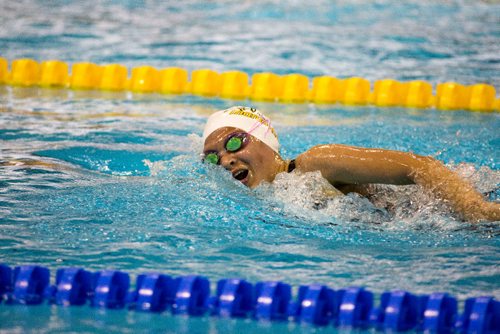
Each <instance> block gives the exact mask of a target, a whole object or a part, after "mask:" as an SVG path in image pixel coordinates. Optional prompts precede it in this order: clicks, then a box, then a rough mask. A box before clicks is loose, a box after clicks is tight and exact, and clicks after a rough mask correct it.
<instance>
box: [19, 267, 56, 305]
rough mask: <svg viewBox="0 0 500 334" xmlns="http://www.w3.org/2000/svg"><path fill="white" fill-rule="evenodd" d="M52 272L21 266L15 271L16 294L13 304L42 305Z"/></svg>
mask: <svg viewBox="0 0 500 334" xmlns="http://www.w3.org/2000/svg"><path fill="white" fill-rule="evenodd" d="M49 279H50V271H49V270H48V269H47V268H45V267H41V266H19V267H16V268H15V269H14V292H13V293H12V296H11V302H13V303H16V304H27V305H31V304H40V303H42V302H43V300H44V298H45V289H46V288H47V287H48V285H49Z"/></svg>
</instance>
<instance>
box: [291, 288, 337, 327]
mask: <svg viewBox="0 0 500 334" xmlns="http://www.w3.org/2000/svg"><path fill="white" fill-rule="evenodd" d="M336 299H337V298H336V293H335V291H333V290H332V289H330V288H329V287H327V286H325V285H319V284H312V285H308V286H300V287H299V293H298V298H297V306H296V307H295V310H294V311H293V313H294V314H293V316H294V318H295V319H296V320H297V321H298V322H304V323H310V324H314V325H320V326H324V325H327V324H328V323H330V322H331V321H332V319H333V317H334V316H335V314H336V308H337V305H338V301H337V300H336Z"/></svg>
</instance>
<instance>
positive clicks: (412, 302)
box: [0, 264, 500, 334]
mask: <svg viewBox="0 0 500 334" xmlns="http://www.w3.org/2000/svg"><path fill="white" fill-rule="evenodd" d="M292 290H293V289H292V287H291V286H290V285H289V284H287V283H284V282H276V281H265V282H259V283H257V284H255V285H253V284H252V283H250V282H247V281H246V280H244V279H235V278H230V279H221V280H219V281H218V282H217V285H216V289H215V294H214V295H211V287H210V282H209V280H208V279H207V278H206V277H203V276H197V275H189V276H181V277H177V278H174V277H171V276H169V275H165V274H161V273H145V274H140V275H138V276H137V278H136V281H135V286H133V287H132V286H131V279H130V276H129V274H128V273H126V272H122V271H116V270H103V271H99V272H94V273H92V272H90V271H87V270H85V269H83V268H60V269H58V270H57V272H56V275H55V284H53V285H51V284H50V271H49V269H47V268H45V267H43V266H38V265H24V266H18V267H15V268H14V269H12V268H10V267H9V266H7V265H2V264H0V303H2V302H3V303H4V304H5V305H13V304H24V305H37V304H41V303H44V302H47V303H49V304H55V305H61V306H72V305H84V304H89V305H90V306H91V307H98V308H108V309H122V308H126V309H129V310H135V311H144V312H164V311H170V312H171V313H172V314H174V315H176V314H183V315H191V316H203V315H211V316H216V317H235V318H251V319H255V320H266V321H295V322H298V323H308V324H312V325H317V326H335V327H341V328H355V329H370V328H372V329H375V330H379V331H389V332H390V331H392V332H401V331H407V330H414V331H423V332H425V333H477V334H493V333H499V332H500V302H499V301H497V300H495V298H494V297H490V296H483V297H477V298H469V299H467V300H466V301H465V304H464V305H463V311H461V312H460V313H459V307H458V306H459V305H458V303H457V300H456V299H455V298H454V297H453V296H451V295H449V294H447V293H441V292H437V293H432V294H430V295H415V294H412V293H410V292H407V291H402V290H394V291H388V292H384V293H383V294H382V295H381V296H380V298H378V299H379V303H378V305H376V303H375V300H376V298H375V296H374V294H373V293H372V292H370V291H368V290H366V289H365V288H363V287H349V288H345V289H338V290H334V289H331V288H330V287H328V286H326V285H321V284H310V285H303V286H300V287H299V288H298V291H297V294H296V296H295V298H293V294H292V292H293V291H292ZM0 307H1V306H0Z"/></svg>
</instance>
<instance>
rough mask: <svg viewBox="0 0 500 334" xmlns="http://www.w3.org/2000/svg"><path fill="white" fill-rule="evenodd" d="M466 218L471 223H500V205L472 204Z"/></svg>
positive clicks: (484, 202)
mask: <svg viewBox="0 0 500 334" xmlns="http://www.w3.org/2000/svg"><path fill="white" fill-rule="evenodd" d="M464 218H465V219H466V220H467V221H470V222H480V221H500V203H492V202H487V201H484V200H483V201H481V202H480V203H471V205H470V207H469V209H468V210H466V212H465V214H464Z"/></svg>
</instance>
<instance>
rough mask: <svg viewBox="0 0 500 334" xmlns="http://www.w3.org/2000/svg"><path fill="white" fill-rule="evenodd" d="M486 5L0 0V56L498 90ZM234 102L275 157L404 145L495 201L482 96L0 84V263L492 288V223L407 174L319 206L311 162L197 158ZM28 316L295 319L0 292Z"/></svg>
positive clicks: (84, 320) (33, 326) (126, 323)
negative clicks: (277, 143)
mask: <svg viewBox="0 0 500 334" xmlns="http://www.w3.org/2000/svg"><path fill="white" fill-rule="evenodd" d="M499 16H500V5H498V4H490V3H487V2H479V3H478V2H467V1H442V2H441V1H437V2H436V1H432V2H431V1H429V2H425V1H424V2H422V1H418V2H417V1H414V2H412V1H410V2H404V3H395V2H389V1H379V2H376V3H375V4H373V3H371V2H369V1H352V2H349V1H339V2H330V1H324V2H318V3H317V5H314V6H311V5H306V4H302V2H295V1H288V2H285V3H283V2H277V1H252V2H244V3H237V2H235V3H233V2H227V1H218V2H213V3H209V4H206V3H205V2H201V1H185V2H182V3H179V4H177V3H167V4H164V3H162V2H159V1H158V2H141V1H101V2H98V3H97V4H94V3H93V4H88V5H86V4H81V3H80V2H77V1H56V2H53V4H52V5H51V6H47V5H46V4H45V3H44V2H38V1H22V2H15V3H11V2H8V3H7V2H2V3H1V4H0V22H2V23H1V26H2V29H0V56H2V57H6V58H8V59H9V60H12V59H16V58H21V57H32V58H34V59H37V60H40V61H41V60H46V59H51V58H55V59H61V60H64V61H67V62H70V63H71V62H76V61H93V62H97V63H109V62H118V63H121V64H124V65H126V66H128V67H129V68H131V67H134V66H139V65H144V64H147V65H153V66H157V67H158V68H161V67H167V66H180V67H184V68H186V69H188V70H193V69H199V68H205V67H207V68H212V69H215V70H218V71H225V70H243V71H245V72H247V73H249V74H252V73H255V72H259V71H272V72H275V73H280V74H284V73H291V72H300V73H303V74H306V75H308V76H310V77H312V76H315V75H322V74H328V75H333V76H338V77H347V76H362V77H365V78H367V79H370V80H371V81H373V80H376V79H381V78H386V77H390V78H395V79H399V80H409V79H423V80H428V81H430V82H432V83H433V84H435V83H437V82H443V81H449V80H454V81H457V82H460V83H464V84H470V83H476V82H486V83H490V84H493V85H495V87H496V88H497V89H499V88H500V65H499V64H500V56H499V55H500V28H499V27H500V25H498V17H499ZM234 104H245V105H248V104H249V105H252V106H255V107H258V108H260V109H262V110H263V111H265V112H266V114H268V115H269V116H270V117H271V119H273V122H274V125H275V127H276V129H277V131H278V133H279V135H280V140H281V143H282V147H283V150H282V153H283V155H284V156H285V157H286V158H292V157H294V156H296V155H297V154H299V153H300V152H303V151H304V150H306V149H307V148H309V147H311V146H313V145H316V144H321V143H343V144H349V145H359V146H366V147H384V148H389V149H398V150H405V151H413V152H415V153H419V154H424V155H431V156H434V157H436V158H438V159H441V160H443V161H444V162H445V163H447V164H448V165H449V166H450V168H452V169H455V170H457V172H458V173H460V174H461V175H463V176H464V177H467V178H469V179H470V180H471V182H473V183H474V184H475V185H476V186H477V187H478V189H479V190H480V191H481V192H483V193H485V194H488V196H489V197H490V198H491V199H492V200H497V201H498V196H499V195H500V191H499V186H498V185H499V183H500V171H499V165H498V164H499V161H500V160H499V153H498V152H500V151H499V147H500V137H499V135H498V133H499V131H498V129H499V125H500V121H499V117H498V114H488V113H471V112H466V111H453V112H445V111H437V110H414V109H404V108H374V107H346V106H341V105H310V104H286V105H285V104H277V103H262V102H253V101H229V100H222V99H217V98H212V99H208V98H201V97H194V96H167V95H156V94H152V95H132V94H127V93H105V92H88V91H67V90H59V89H58V90H51V89H38V88H21V87H6V86H0V147H1V150H0V262H3V263H7V264H9V265H12V266H14V265H19V264H28V263H37V264H42V265H44V266H47V267H49V268H50V269H52V271H53V272H55V269H56V268H59V267H63V266H83V267H85V268H87V269H89V270H92V271H97V270H101V269H105V268H114V269H120V270H124V271H127V272H129V273H130V274H132V275H133V276H135V275H136V274H139V273H143V272H146V271H151V270H155V271H161V272H164V273H167V274H170V275H174V276H178V275H185V274H191V273H197V274H203V275H206V276H207V277H208V278H209V279H211V281H212V282H215V281H216V280H217V279H219V278H223V277H243V278H246V279H247V280H249V281H251V282H258V281H261V280H275V279H276V280H283V281H286V282H287V283H290V284H293V285H294V286H298V285H299V284H307V283H312V282H318V283H324V284H327V285H329V286H331V287H333V288H339V287H346V286H351V285H363V286H366V287H367V288H368V289H370V290H372V291H374V292H376V293H381V292H383V291H385V290H390V289H394V288H402V289H407V290H409V291H412V292H415V293H430V292H434V291H447V292H450V293H452V294H453V295H455V296H456V297H458V298H459V299H460V300H464V299H465V298H466V297H472V296H479V295H485V294H487V295H493V296H495V297H496V298H497V299H498V298H500V284H499V282H500V269H499V265H498V264H499V260H500V259H499V254H500V253H499V252H500V228H499V225H498V223H491V224H482V225H478V226H472V225H469V224H466V223H463V222H461V221H459V220H457V219H456V217H455V216H454V215H453V214H452V213H450V212H449V210H448V209H447V208H446V207H445V206H444V205H442V204H440V203H439V202H437V201H435V200H434V199H433V198H432V196H430V195H429V194H428V193H426V192H425V191H423V190H421V189H419V188H418V187H414V186H408V187H400V188H396V187H390V186H387V187H383V188H382V189H381V191H380V195H379V196H377V198H376V199H375V200H374V202H375V203H374V204H372V203H370V202H368V201H367V200H366V199H363V198H359V197H355V196H348V197H344V198H337V199H333V200H323V199H320V202H321V203H320V204H321V205H320V208H319V209H318V205H317V204H316V202H317V200H318V194H317V192H316V189H317V188H318V184H320V183H321V182H322V180H321V179H320V178H318V177H317V176H315V175H306V176H298V175H285V176H283V177H281V178H280V179H279V180H277V182H275V184H273V185H263V186H261V187H259V188H258V189H257V190H248V189H246V188H244V187H243V186H242V185H241V184H238V183H237V182H235V181H234V180H233V179H232V178H231V177H230V176H229V175H227V174H226V173H224V172H223V171H221V170H218V169H217V168H212V167H210V166H205V165H203V164H202V163H200V160H199V152H200V149H201V147H202V142H201V137H200V136H201V132H202V129H203V126H204V123H205V121H206V118H207V116H208V115H210V113H212V112H213V111H215V110H218V109H221V108H226V107H229V106H231V105H234ZM290 189H293V191H291V190H290ZM145 324H147V326H145ZM30 330H31V331H39V332H67V331H75V332H109V331H112V332H138V331H152V332H155V331H158V332H159V331H161V332H163V331H175V332H186V333H187V332H189V333H193V332H197V331H198V332H207V331H210V332H221V333H225V332H244V331H246V332H270V333H271V332H272V333H275V332H284V331H290V332H294V331H295V332H299V331H301V330H303V328H300V327H297V326H295V325H293V324H291V325H290V324H272V325H270V324H262V323H255V322H252V321H249V320H234V321H233V320H231V321H219V320H216V319H211V318H208V317H202V318H189V319H187V318H182V317H173V316H171V315H168V314H161V315H150V314H139V313H134V312H125V311H102V310H93V309H90V308H87V307H84V308H71V309H66V308H58V307H47V306H37V307H30V308H26V307H22V306H15V307H7V306H3V305H0V331H5V332H26V331H30ZM326 330H328V332H331V331H333V329H332V328H328V329H317V330H316V331H318V332H322V331H326Z"/></svg>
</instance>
